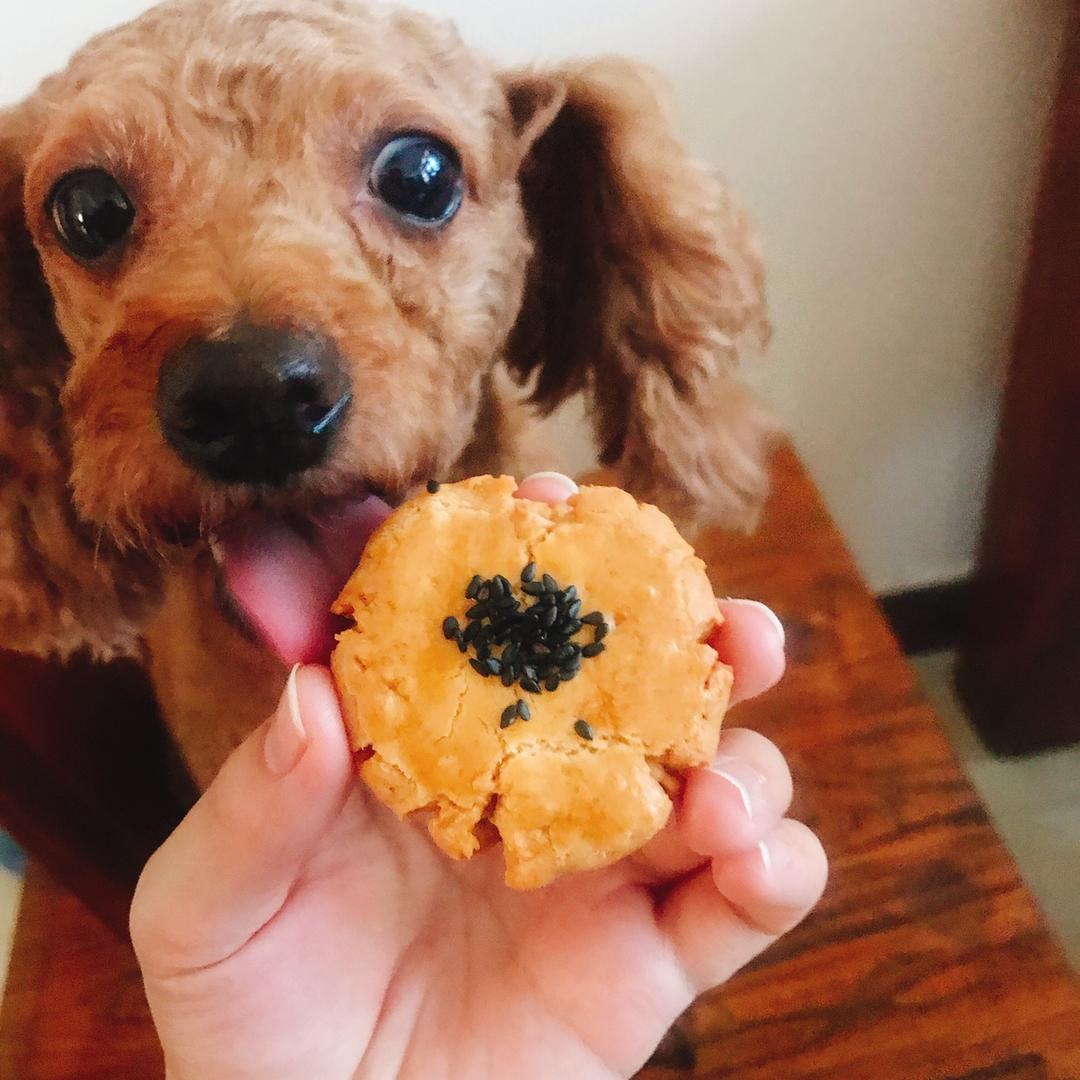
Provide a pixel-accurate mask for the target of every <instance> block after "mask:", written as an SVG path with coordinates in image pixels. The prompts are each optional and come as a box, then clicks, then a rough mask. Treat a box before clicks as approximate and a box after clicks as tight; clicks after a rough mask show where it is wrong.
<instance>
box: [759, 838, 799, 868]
mask: <svg viewBox="0 0 1080 1080" xmlns="http://www.w3.org/2000/svg"><path fill="white" fill-rule="evenodd" d="M757 849H758V855H759V856H760V857H761V865H762V866H763V867H764V868H765V873H766V874H782V873H783V872H784V870H785V869H786V868H787V866H788V864H789V863H790V862H791V852H790V851H789V850H788V847H787V845H786V844H785V843H784V842H783V840H781V839H780V838H779V837H776V836H771V837H768V838H767V839H765V840H760V841H759V842H758V846H757Z"/></svg>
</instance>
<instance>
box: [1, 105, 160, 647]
mask: <svg viewBox="0 0 1080 1080" xmlns="http://www.w3.org/2000/svg"><path fill="white" fill-rule="evenodd" d="M26 130H27V124H26V118H25V116H24V115H23V114H22V113H20V111H19V110H18V109H7V110H0V648H5V649H13V650H16V651H19V652H27V653H33V654H35V655H39V656H50V655H57V656H66V655H68V654H70V653H72V652H74V651H75V650H77V649H81V648H87V649H89V650H90V651H92V652H93V653H95V654H96V655H98V656H101V657H110V656H115V655H118V654H122V653H134V652H135V651H136V649H137V642H138V635H137V625H138V624H139V622H140V621H141V617H142V614H143V612H144V611H145V609H146V608H147V607H148V601H149V599H150V596H151V594H152V593H153V591H154V590H153V587H152V585H151V584H150V577H149V575H148V573H147V570H146V568H145V567H142V566H139V567H136V566H134V565H132V564H131V563H129V562H128V560H125V559H123V558H121V556H120V555H119V553H117V552H116V551H115V550H114V549H112V548H111V547H110V546H109V544H108V543H107V542H101V543H99V542H98V538H97V537H96V536H95V535H94V534H93V533H92V532H91V531H90V530H89V529H88V528H87V527H86V526H85V525H83V524H81V523H80V522H78V521H77V519H76V517H75V513H74V511H73V509H72V506H71V500H70V496H69V493H68V477H69V475H70V459H69V452H68V438H67V429H66V425H65V423H64V418H63V414H62V411H61V408H60V402H59V392H60V386H61V384H62V382H63V379H64V374H65V371H66V368H67V352H66V349H65V346H64V342H63V339H62V337H61V335H60V332H59V330H58V329H57V327H56V323H55V320H54V318H53V305H52V298H51V295H50V293H49V289H48V286H47V285H46V283H45V280H44V278H43V276H42V272H41V264H40V261H39V259H38V254H37V251H36V249H35V248H34V245H33V242H32V241H31V239H30V235H29V233H28V231H27V228H26V221H25V215H24V210H23V194H22V187H23V183H22V172H23V160H22V156H23V150H24V142H25V140H24V134H25V132H26ZM129 569H130V570H131V571H132V572H131V573H128V570H129Z"/></svg>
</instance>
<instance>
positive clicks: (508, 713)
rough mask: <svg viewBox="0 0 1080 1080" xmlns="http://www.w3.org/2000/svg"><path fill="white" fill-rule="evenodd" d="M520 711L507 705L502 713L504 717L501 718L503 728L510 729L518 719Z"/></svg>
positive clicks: (513, 706)
mask: <svg viewBox="0 0 1080 1080" xmlns="http://www.w3.org/2000/svg"><path fill="white" fill-rule="evenodd" d="M517 715H518V711H517V706H516V705H507V706H506V708H505V709H503V711H502V717H501V718H500V726H501V727H509V726H510V725H511V724H512V723H513V722H514V721H515V720H516V719H517Z"/></svg>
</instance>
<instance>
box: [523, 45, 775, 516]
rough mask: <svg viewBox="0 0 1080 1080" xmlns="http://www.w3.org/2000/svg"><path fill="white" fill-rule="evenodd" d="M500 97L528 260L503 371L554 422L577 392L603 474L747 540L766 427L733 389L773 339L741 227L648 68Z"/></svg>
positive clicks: (595, 73) (555, 75) (577, 72)
mask: <svg viewBox="0 0 1080 1080" xmlns="http://www.w3.org/2000/svg"><path fill="white" fill-rule="evenodd" d="M504 88H505V91H506V95H507V99H508V102H509V105H510V114H511V117H512V118H513V122H514V124H515V127H516V129H517V131H518V133H519V141H520V151H521V158H522V162H521V168H520V183H521V191H522V201H523V205H524V208H525V213H526V216H527V220H528V224H529V229H530V233H531V237H532V241H533V244H534V248H535V250H534V253H533V256H532V261H531V263H530V266H529V274H528V281H527V285H526V292H525V299H524V303H523V307H522V310H521V314H520V317H519V319H518V322H517V324H516V326H515V328H514V330H513V331H512V333H511V336H510V340H509V343H508V351H507V360H508V363H509V364H510V366H511V368H512V369H513V370H514V371H515V372H516V373H517V375H518V376H519V377H520V378H522V379H526V378H529V377H530V376H532V375H534V374H535V376H536V384H535V393H534V400H535V401H536V402H537V403H538V404H539V405H540V406H541V407H542V408H544V409H545V410H550V409H551V408H554V406H555V405H557V404H558V403H559V402H560V401H562V400H564V399H565V398H566V397H567V396H569V395H570V394H572V393H574V392H576V391H578V390H583V391H585V393H586V394H587V396H588V398H589V400H590V405H591V413H592V418H593V423H594V426H595V430H596V436H597V440H598V444H599V448H600V456H601V460H602V461H603V462H604V463H605V464H608V465H613V466H616V467H617V468H618V470H619V472H620V473H621V475H622V478H623V480H624V482H625V483H626V485H627V486H628V487H629V488H630V489H631V490H632V491H634V493H635V494H636V495H638V496H639V497H641V498H645V499H648V500H650V501H654V502H658V503H660V504H661V505H663V506H664V507H665V508H666V509H667V510H668V511H669V512H671V513H673V514H675V516H676V517H678V518H679V519H680V520H681V521H682V522H683V523H684V524H690V523H696V522H702V521H720V522H723V523H726V524H729V525H744V526H745V525H748V524H750V523H751V522H752V521H753V520H754V518H755V516H756V512H757V510H758V509H759V507H760V504H761V502H762V499H763V497H764V494H765V491H766V487H767V480H766V471H765V464H766V462H765V458H766V452H767V448H768V445H769V442H770V436H771V434H772V432H773V427H772V425H771V424H770V422H769V421H768V420H767V418H766V415H765V413H764V411H763V410H762V409H761V408H760V407H759V406H758V405H757V404H756V403H755V402H754V400H753V398H752V397H751V396H750V394H749V393H748V392H747V391H746V389H745V388H744V387H743V386H742V384H741V382H740V381H739V379H738V377H737V375H736V366H737V363H738V361H739V360H740V359H742V358H743V357H745V356H748V355H752V354H754V353H756V352H759V351H761V350H762V349H763V347H764V346H765V344H766V343H767V341H768V337H769V326H768V322H767V319H766V315H765V304H764V296H763V284H762V270H761V262H760V256H759V253H758V248H757V244H756V241H755V239H754V236H753V233H752V231H751V229H750V227H749V225H748V223H747V221H746V219H745V217H744V216H743V214H742V212H741V210H740V209H739V208H738V207H737V206H736V205H735V203H734V202H733V201H732V199H731V198H730V196H729V195H728V193H727V191H726V190H725V188H724V187H723V186H722V185H721V184H720V183H719V182H718V181H717V180H716V179H714V178H713V177H712V176H710V175H709V174H708V173H707V172H706V171H704V170H703V169H701V168H700V167H699V166H697V165H696V164H695V163H694V162H693V161H691V160H690V159H689V158H688V156H687V154H686V151H685V150H684V148H683V147H682V145H681V144H680V142H679V141H678V139H677V138H676V136H675V134H674V130H673V126H672V121H671V118H670V116H669V114H668V111H667V109H666V107H665V105H664V103H663V99H662V95H661V93H660V92H659V89H658V86H657V82H656V78H655V76H654V75H652V73H651V72H650V71H649V70H648V69H645V68H642V67H641V66H640V65H637V64H633V63H630V62H628V61H624V60H618V59H603V60H597V61H592V62H588V63H584V64H579V65H570V66H567V67H564V68H561V69H557V70H555V71H554V72H550V73H540V72H525V73H512V74H510V75H507V76H506V77H505V78H504Z"/></svg>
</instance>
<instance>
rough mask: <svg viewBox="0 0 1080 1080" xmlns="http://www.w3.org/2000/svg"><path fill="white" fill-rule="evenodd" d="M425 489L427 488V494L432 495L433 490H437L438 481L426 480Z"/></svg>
mask: <svg viewBox="0 0 1080 1080" xmlns="http://www.w3.org/2000/svg"><path fill="white" fill-rule="evenodd" d="M427 489H428V494H429V495H434V494H435V492H436V491H438V490H439V481H438V480H429V481H428V482H427Z"/></svg>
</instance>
